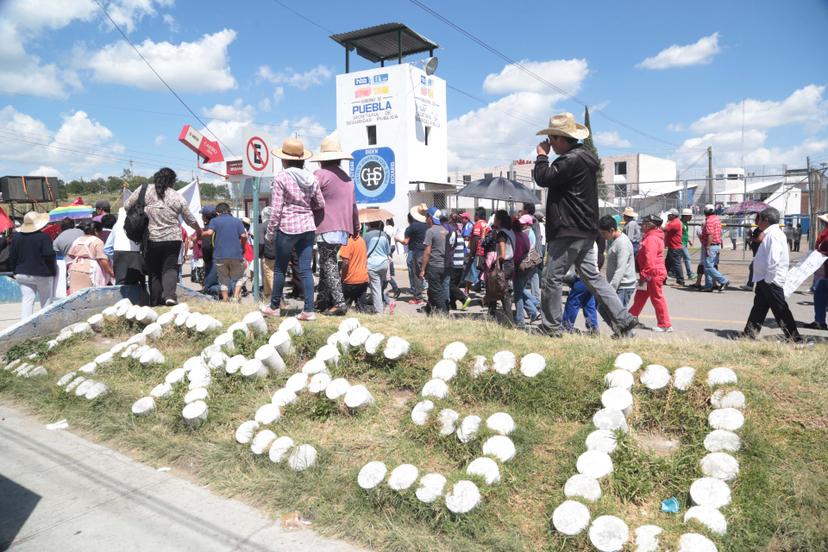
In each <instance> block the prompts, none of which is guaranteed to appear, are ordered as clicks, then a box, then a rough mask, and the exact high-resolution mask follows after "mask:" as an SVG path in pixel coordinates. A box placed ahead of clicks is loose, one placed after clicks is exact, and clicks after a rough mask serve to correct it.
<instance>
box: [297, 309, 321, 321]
mask: <svg viewBox="0 0 828 552" xmlns="http://www.w3.org/2000/svg"><path fill="white" fill-rule="evenodd" d="M296 319H297V320H301V321H302V322H310V321H312V320H316V314H315V313H313V312H304V311H303V312H300V313H299V314H298V315H297V316H296Z"/></svg>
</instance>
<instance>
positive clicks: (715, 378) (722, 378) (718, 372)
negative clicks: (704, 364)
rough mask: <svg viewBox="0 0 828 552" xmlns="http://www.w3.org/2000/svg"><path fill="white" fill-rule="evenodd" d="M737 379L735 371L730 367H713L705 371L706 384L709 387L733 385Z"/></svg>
mask: <svg viewBox="0 0 828 552" xmlns="http://www.w3.org/2000/svg"><path fill="white" fill-rule="evenodd" d="M737 381H738V378H737V377H736V372H734V371H733V370H731V369H730V368H722V367H720V368H713V369H712V370H710V371H709V372H708V373H707V385H709V386H710V387H715V386H717V385H735V384H736V383H737Z"/></svg>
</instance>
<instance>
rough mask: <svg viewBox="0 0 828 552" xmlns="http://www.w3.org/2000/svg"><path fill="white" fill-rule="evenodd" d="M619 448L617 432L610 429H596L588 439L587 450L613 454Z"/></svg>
mask: <svg viewBox="0 0 828 552" xmlns="http://www.w3.org/2000/svg"><path fill="white" fill-rule="evenodd" d="M617 446H618V441H617V438H616V436H615V432H613V431H610V430H608V429H596V430H595V431H593V432H592V433H590V434H589V435H587V438H586V447H587V450H597V451H600V452H606V453H607V454H612V452H613V451H614V450H615V448H616V447H617Z"/></svg>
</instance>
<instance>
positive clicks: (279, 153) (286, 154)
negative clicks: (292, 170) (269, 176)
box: [273, 138, 313, 161]
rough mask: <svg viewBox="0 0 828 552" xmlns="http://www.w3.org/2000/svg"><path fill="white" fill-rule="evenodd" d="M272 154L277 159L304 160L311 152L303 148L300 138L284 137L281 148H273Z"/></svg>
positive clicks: (308, 157)
mask: <svg viewBox="0 0 828 552" xmlns="http://www.w3.org/2000/svg"><path fill="white" fill-rule="evenodd" d="M273 155H275V156H276V157H278V158H279V159H287V160H288V161H304V160H306V159H310V157H311V155H313V154H312V153H311V152H309V151H308V150H306V149H305V145H304V144H303V143H302V140H299V139H298V138H286V139H285V141H284V142H282V147H281V149H275V150H273Z"/></svg>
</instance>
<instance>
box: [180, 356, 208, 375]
mask: <svg viewBox="0 0 828 552" xmlns="http://www.w3.org/2000/svg"><path fill="white" fill-rule="evenodd" d="M181 367H182V368H183V369H184V371H185V372H187V373H188V374H189V373H190V372H192V371H193V370H204V369H205V368H207V364H206V363H205V362H204V361H203V360H202V359H201V356H194V357H190V358H188V359H187V360H185V361H184V365H183V366H181Z"/></svg>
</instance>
